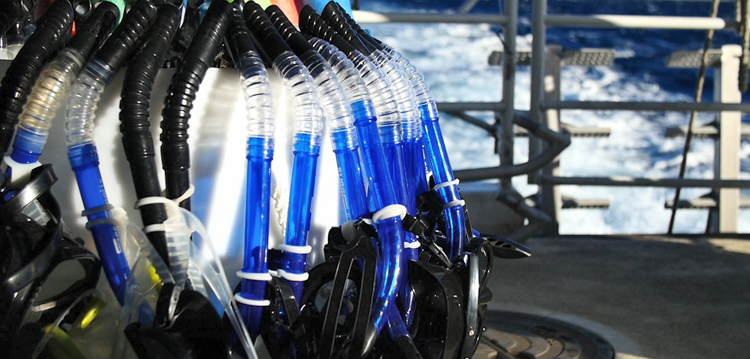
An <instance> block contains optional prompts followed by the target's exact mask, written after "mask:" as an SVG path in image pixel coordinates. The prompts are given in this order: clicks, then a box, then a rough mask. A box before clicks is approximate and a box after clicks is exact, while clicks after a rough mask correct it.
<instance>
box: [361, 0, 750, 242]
mask: <svg viewBox="0 0 750 359" xmlns="http://www.w3.org/2000/svg"><path fill="white" fill-rule="evenodd" d="M462 3H463V1H449V0H438V1H435V0H398V1H393V0H360V4H359V5H360V8H361V9H362V10H369V11H380V12H446V13H450V12H453V13H455V12H456V11H458V9H459V7H460V6H461V4H462ZM502 10H503V9H502V1H489V0H481V1H479V2H478V3H477V5H476V6H475V7H474V8H473V10H472V11H471V13H483V14H487V13H498V12H499V11H502ZM710 11H711V3H710V2H700V1H685V2H679V1H642V0H638V1H623V0H602V1H578V0H558V1H555V0H550V1H549V3H548V12H549V13H550V14H568V15H586V14H632V15H662V16H702V17H706V16H709V14H710ZM734 14H735V3H734V2H724V3H722V4H721V6H720V12H719V16H720V17H722V18H726V19H733V18H734ZM531 19H532V1H528V0H526V1H521V2H520V18H519V24H520V27H519V31H518V37H517V39H516V41H517V44H518V48H519V50H520V49H530V48H531V40H532V37H531ZM366 27H367V28H368V29H369V30H370V31H372V33H373V34H374V35H375V36H376V37H378V38H380V39H381V40H383V41H385V42H387V43H389V44H391V45H393V46H394V47H396V48H397V49H399V50H401V51H402V52H403V53H404V54H405V55H406V56H407V57H409V58H410V59H411V60H412V62H413V63H415V65H416V66H417V67H418V68H419V69H420V70H421V71H422V72H423V73H424V75H425V78H426V79H427V81H428V83H429V84H430V87H431V88H432V90H433V94H434V95H435V98H436V99H437V100H438V101H498V100H499V99H501V93H502V88H501V82H502V81H501V70H500V68H499V67H491V66H488V65H487V57H488V56H489V55H490V53H491V52H492V51H496V50H501V49H502V44H501V39H502V37H503V36H504V35H503V30H502V28H500V27H498V26H490V25H456V24H368V25H367V26H366ZM705 34H706V32H705V31H666V30H624V29H581V28H550V29H549V30H548V31H547V42H548V43H550V44H559V45H561V46H563V48H566V49H579V48H611V49H614V50H615V53H616V60H615V62H614V65H613V66H611V67H588V68H587V67H566V68H564V69H563V72H562V90H563V93H562V95H563V99H565V100H581V101H618V100H619V101H692V97H693V93H694V91H695V86H696V79H697V73H698V70H697V69H670V68H666V67H665V66H664V63H665V60H666V59H667V58H668V57H669V55H670V54H671V53H672V52H674V51H677V50H694V51H695V50H699V49H701V48H702V46H703V41H704V38H705ZM739 43H740V37H739V36H738V35H737V34H736V33H734V32H729V31H719V32H716V35H715V37H714V43H713V46H714V48H718V47H720V46H721V45H723V44H739ZM529 84H530V78H529V69H528V67H519V72H518V73H517V76H516V91H515V97H516V98H515V106H516V108H517V109H528V108H529V88H530V85H529ZM712 93H713V71H710V70H709V71H708V74H707V81H706V87H705V90H704V96H703V100H704V101H711V100H712V97H713V96H712ZM748 100H750V97H748V95H747V94H746V95H745V96H743V102H744V101H748ZM475 115H476V116H478V117H480V118H482V119H484V120H486V121H487V122H493V119H492V116H491V114H488V113H476V114H475ZM688 119H689V114H688V113H677V112H626V111H563V112H562V120H563V122H566V123H569V124H572V125H576V126H600V127H608V128H611V130H612V134H611V136H609V137H608V138H593V139H592V138H574V139H573V144H572V145H571V146H570V147H569V148H568V149H566V150H565V152H564V153H563V154H562V157H561V170H562V175H564V176H632V177H659V178H667V177H676V176H677V173H678V170H679V164H680V160H681V154H682V147H683V144H684V139H683V138H666V137H665V136H664V132H665V130H666V128H667V127H670V126H686V125H687V123H688ZM713 120H714V118H713V115H712V114H709V113H702V114H700V115H699V116H698V122H697V125H701V124H705V123H708V122H711V121H713ZM743 122H746V123H747V122H748V117H747V116H743ZM441 123H442V127H443V131H444V134H445V137H446V142H447V146H448V149H449V154H450V157H451V162H452V163H453V166H454V169H462V168H473V167H486V166H493V165H497V164H498V162H499V160H498V158H497V156H496V155H495V154H494V153H493V145H494V140H493V139H492V138H491V137H488V135H487V134H486V132H484V131H483V130H480V129H478V128H476V127H473V126H470V125H467V124H465V123H463V122H461V121H460V120H458V119H455V118H451V117H449V116H447V115H445V116H444V117H443V119H442V121H441ZM713 156H714V144H713V141H711V140H708V139H695V140H694V141H693V144H692V146H691V152H690V155H689V157H688V170H687V175H686V176H687V177H689V178H712V177H713ZM741 158H742V161H741V169H742V175H741V176H742V178H750V173H748V172H749V171H750V160H748V158H750V142H748V141H743V143H742V146H741ZM527 159H528V143H527V141H526V140H525V139H523V138H517V139H516V144H515V161H516V163H519V162H523V161H526V160H527ZM526 182H527V180H526V177H525V176H521V177H516V178H514V181H513V183H514V186H515V187H516V188H517V189H518V190H519V192H521V193H522V194H524V195H531V194H533V193H535V192H536V191H537V188H536V186H535V185H530V184H527V183H526ZM707 191H708V190H706V189H684V190H683V191H682V198H683V199H686V198H692V197H698V196H700V195H703V194H705V193H706V192H707ZM562 193H563V195H567V196H572V197H576V198H606V199H609V200H610V208H609V209H606V210H600V209H572V210H563V213H562V215H561V218H560V231H561V233H566V234H613V233H664V232H665V231H666V229H667V225H668V223H669V210H667V209H665V208H664V203H665V201H666V200H671V199H672V197H673V196H674V190H671V189H664V188H606V187H581V186H563V187H562ZM746 194H747V193H746ZM707 215H708V213H707V211H705V210H680V211H679V212H678V215H677V222H676V225H675V232H678V233H702V232H704V231H705V228H706V220H707ZM739 222H740V224H739V228H738V229H739V231H740V232H745V233H746V232H750V211H747V210H741V211H740V220H739Z"/></svg>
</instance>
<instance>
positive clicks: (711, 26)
mask: <svg viewBox="0 0 750 359" xmlns="http://www.w3.org/2000/svg"><path fill="white" fill-rule="evenodd" d="M545 5H546V4H545ZM545 8H546V6H545ZM354 18H355V19H357V22H359V23H362V24H375V23H445V24H494V25H506V24H507V23H508V22H509V21H510V17H509V16H508V15H507V14H506V15H490V14H487V15H481V14H428V13H421V14H420V13H417V14H415V13H381V12H373V11H361V10H355V11H354ZM544 22H545V23H546V25H547V26H568V27H603V28H630V29H665V30H736V29H737V26H738V23H737V21H734V20H725V19H712V18H710V17H695V16H648V15H607V14H598V15H585V16H575V15H549V16H546V17H545V19H544Z"/></svg>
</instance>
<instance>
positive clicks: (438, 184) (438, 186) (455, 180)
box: [432, 178, 460, 191]
mask: <svg viewBox="0 0 750 359" xmlns="http://www.w3.org/2000/svg"><path fill="white" fill-rule="evenodd" d="M459 182H460V181H459V180H458V178H456V179H454V180H453V181H448V182H443V183H437V184H435V187H432V189H433V190H434V191H437V190H439V189H441V188H444V187H448V186H450V185H456V186H458V183H459Z"/></svg>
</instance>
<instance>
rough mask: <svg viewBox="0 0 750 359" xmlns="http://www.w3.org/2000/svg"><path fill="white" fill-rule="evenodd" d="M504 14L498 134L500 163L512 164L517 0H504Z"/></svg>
mask: <svg viewBox="0 0 750 359" xmlns="http://www.w3.org/2000/svg"><path fill="white" fill-rule="evenodd" d="M505 15H506V16H508V23H507V25H506V26H505V27H504V28H503V29H504V30H505V39H504V44H505V48H504V49H503V56H504V57H505V58H504V61H503V103H504V104H505V110H503V120H502V122H503V123H502V127H501V133H500V134H501V135H500V148H499V151H498V152H499V154H500V165H501V166H511V165H513V143H514V141H515V138H514V133H513V132H514V131H513V122H512V119H513V118H515V107H514V101H515V86H516V35H517V34H518V0H505ZM500 183H501V186H502V188H509V187H511V180H510V179H507V180H501V181H500Z"/></svg>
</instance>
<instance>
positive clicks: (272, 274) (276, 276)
mask: <svg viewBox="0 0 750 359" xmlns="http://www.w3.org/2000/svg"><path fill="white" fill-rule="evenodd" d="M268 274H270V275H271V277H274V278H278V277H279V272H277V271H275V270H270V269H269V270H268Z"/></svg>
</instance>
